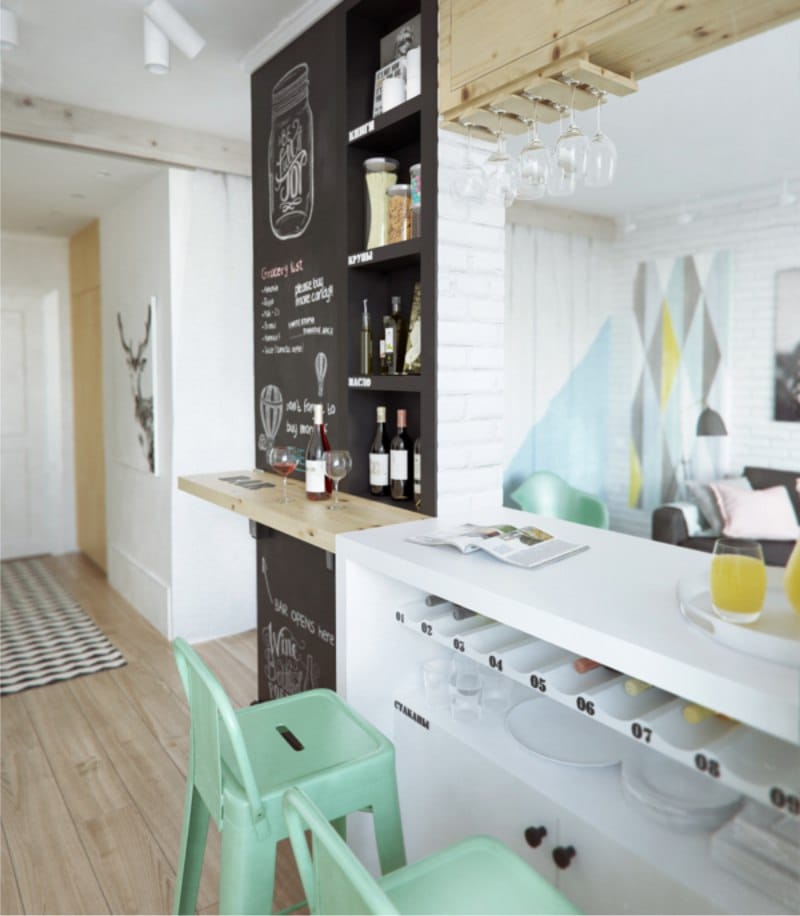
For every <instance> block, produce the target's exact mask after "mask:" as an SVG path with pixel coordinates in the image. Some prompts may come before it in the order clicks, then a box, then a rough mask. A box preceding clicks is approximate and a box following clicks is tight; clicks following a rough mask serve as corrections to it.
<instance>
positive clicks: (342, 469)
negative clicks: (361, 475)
mask: <svg viewBox="0 0 800 916" xmlns="http://www.w3.org/2000/svg"><path fill="white" fill-rule="evenodd" d="M352 467H353V459H352V458H351V457H350V452H348V451H346V450H345V449H332V450H331V451H329V452H325V473H326V474H327V476H328V477H330V479H331V480H332V481H333V502H332V503H330V504H329V505H328V508H329V509H343V508H344V506H343V505H342V504H341V503H340V502H339V481H340V480H344V478H345V477H347V475H348V474H349V473H350V470H351V468H352Z"/></svg>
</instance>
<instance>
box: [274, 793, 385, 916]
mask: <svg viewBox="0 0 800 916" xmlns="http://www.w3.org/2000/svg"><path fill="white" fill-rule="evenodd" d="M283 814H284V817H285V818H286V824H287V827H288V828H289V842H290V843H291V844H292V851H293V852H294V858H295V861H296V863H297V870H298V872H299V874H300V880H301V881H302V883H303V890H304V891H305V895H306V900H307V901H308V907H309V909H310V910H311V912H312V913H353V914H357V913H358V914H361V913H397V912H398V911H397V909H396V908H395V906H394V904H393V903H392V901H391V900H390V899H389V898H388V897H387V896H386V894H385V893H384V892H383V890H381V887H380V885H379V884H378V883H377V881H375V879H374V878H373V877H372V875H370V873H369V872H368V871H367V870H366V868H364V866H363V865H362V864H361V862H360V861H359V860H358V859H357V858H356V856H355V854H354V853H353V852H352V850H351V849H350V848H349V847H348V845H347V843H345V841H344V840H343V839H342V838H341V837H340V836H339V834H338V833H337V832H336V831H335V830H334V829H333V827H332V826H331V825H330V823H328V821H327V819H326V818H325V816H324V815H323V814H322V812H321V811H320V810H319V808H318V807H317V806H316V805H315V804H314V802H312V801H311V799H310V798H309V797H308V796H307V795H306V794H305V792H303V791H302V790H301V789H298V788H293V789H289V790H288V791H287V792H286V794H285V795H284V797H283ZM306 830H310V831H311V852H310V853H309V850H308V844H307V843H306V836H305V831H306Z"/></svg>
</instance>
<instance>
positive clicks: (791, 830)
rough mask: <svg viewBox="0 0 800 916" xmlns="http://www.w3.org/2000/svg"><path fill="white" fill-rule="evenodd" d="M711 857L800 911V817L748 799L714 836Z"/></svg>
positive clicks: (787, 906)
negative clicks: (738, 811) (739, 810)
mask: <svg viewBox="0 0 800 916" xmlns="http://www.w3.org/2000/svg"><path fill="white" fill-rule="evenodd" d="M711 858H712V859H713V860H714V861H715V862H717V863H718V864H719V865H722V866H723V868H727V869H728V870H729V871H732V872H734V873H735V874H736V875H737V876H738V877H739V878H741V879H742V881H747V882H748V883H749V884H753V885H755V886H756V887H758V888H759V889H760V890H762V891H764V893H766V894H768V895H769V896H770V897H772V898H773V899H775V900H778V901H779V902H780V903H782V904H783V905H784V906H785V907H786V908H787V909H788V910H789V912H790V913H800V820H798V818H797V817H796V816H794V815H792V814H784V813H782V812H780V811H774V810H771V809H769V808H765V807H764V806H763V805H758V804H756V803H755V802H748V803H747V805H745V807H744V808H743V809H742V811H741V812H740V813H739V814H738V815H737V816H736V817H735V818H734V819H733V820H732V821H730V823H728V824H726V825H725V826H724V827H723V828H722V829H721V830H718V831H717V832H716V833H715V834H714V836H713V837H712V838H711Z"/></svg>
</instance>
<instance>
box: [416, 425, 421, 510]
mask: <svg viewBox="0 0 800 916" xmlns="http://www.w3.org/2000/svg"><path fill="white" fill-rule="evenodd" d="M414 505H415V506H416V507H417V509H419V508H420V507H421V506H422V437H421V436H420V438H419V439H417V441H416V442H415V443H414Z"/></svg>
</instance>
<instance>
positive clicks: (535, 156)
mask: <svg viewBox="0 0 800 916" xmlns="http://www.w3.org/2000/svg"><path fill="white" fill-rule="evenodd" d="M523 95H524V96H525V98H526V99H529V100H530V101H532V102H533V117H532V118H531V119H530V120H529V121H528V120H526V122H525V123H526V124H527V125H528V142H527V143H526V144H525V146H524V148H523V150H522V152H521V153H520V154H519V188H518V190H517V196H518V197H520V198H522V199H523V200H538V199H539V198H541V197H544V195H545V192H546V191H547V177H548V175H549V174H550V152H549V150H548V149H547V147H546V146H545V145H544V143H542V141H541V140H540V139H539V130H538V124H537V121H536V107H537V105H538V104H539V98H538V96H535V95H528V93H525V92H524V93H523Z"/></svg>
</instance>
